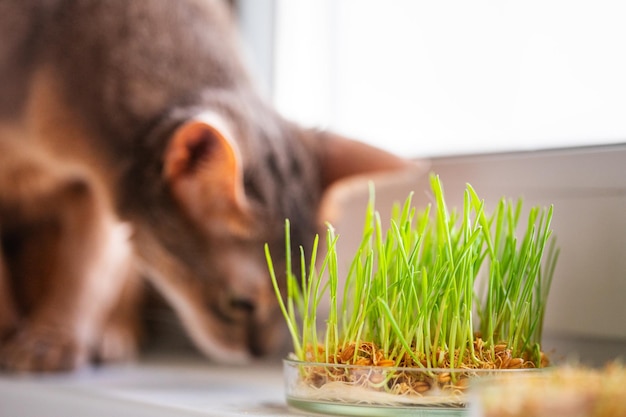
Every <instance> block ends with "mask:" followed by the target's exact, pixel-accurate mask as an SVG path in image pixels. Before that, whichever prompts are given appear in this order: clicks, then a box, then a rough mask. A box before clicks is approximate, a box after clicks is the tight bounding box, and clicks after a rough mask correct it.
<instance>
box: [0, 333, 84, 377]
mask: <svg viewBox="0 0 626 417" xmlns="http://www.w3.org/2000/svg"><path fill="white" fill-rule="evenodd" d="M87 360H88V354H87V348H86V347H85V346H83V345H82V344H81V343H79V342H78V341H77V338H76V337H75V336H74V335H72V334H71V333H70V332H68V331H67V330H64V329H60V328H57V327H50V326H38V325H34V326H26V327H23V328H21V329H19V330H17V331H16V332H15V333H14V334H13V335H11V337H10V338H9V339H8V340H6V341H5V342H4V343H3V344H2V346H1V347H0V369H3V370H6V371H10V372H52V371H69V370H73V369H75V368H78V367H80V366H82V365H84V364H85V363H86V362H87Z"/></svg>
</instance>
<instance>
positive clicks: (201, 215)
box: [163, 113, 248, 234]
mask: <svg viewBox="0 0 626 417" xmlns="http://www.w3.org/2000/svg"><path fill="white" fill-rule="evenodd" d="M163 175H164V177H165V181H166V182H167V183H168V185H169V187H170V191H171V193H172V196H173V197H174V199H175V200H176V201H177V202H178V203H179V204H180V205H181V207H182V208H183V210H184V211H186V213H187V214H188V216H190V218H191V219H192V220H193V221H194V222H196V223H197V224H198V225H199V226H201V227H204V228H208V229H210V230H211V231H212V232H219V230H223V232H224V233H229V234H232V233H235V234H236V233H237V232H241V231H243V230H245V229H246V224H247V221H248V216H247V213H248V212H247V201H246V197H245V193H244V190H243V168H242V164H241V156H240V153H239V148H238V147H237V144H236V142H235V141H234V140H233V134H232V130H231V129H230V127H229V126H228V124H227V123H226V122H225V121H224V119H223V118H221V117H220V116H219V115H217V114H215V113H203V114H202V115H200V116H198V117H196V118H194V119H192V120H188V121H187V122H185V123H183V124H182V125H181V126H180V127H179V128H178V129H176V131H175V132H174V133H173V134H172V136H171V137H170V140H169V144H168V146H167V149H166V151H165V157H164V168H163Z"/></svg>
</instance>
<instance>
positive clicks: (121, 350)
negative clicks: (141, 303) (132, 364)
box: [95, 323, 139, 362]
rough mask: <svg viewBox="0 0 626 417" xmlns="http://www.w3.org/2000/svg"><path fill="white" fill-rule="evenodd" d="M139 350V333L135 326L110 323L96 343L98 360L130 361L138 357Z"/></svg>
mask: <svg viewBox="0 0 626 417" xmlns="http://www.w3.org/2000/svg"><path fill="white" fill-rule="evenodd" d="M138 350H139V335H138V331H137V329H136V328H135V327H133V326H126V325H121V324H120V323H115V324H113V323H109V324H108V325H107V326H105V328H104V329H103V331H102V333H101V337H100V340H99V341H98V343H97V345H96V350H95V357H96V360H97V361H98V362H120V361H128V360H131V359H134V358H135V357H137V353H138Z"/></svg>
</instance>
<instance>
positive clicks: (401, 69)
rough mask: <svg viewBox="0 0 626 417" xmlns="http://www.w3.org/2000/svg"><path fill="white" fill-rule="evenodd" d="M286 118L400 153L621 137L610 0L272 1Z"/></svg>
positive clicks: (625, 30)
mask: <svg viewBox="0 0 626 417" xmlns="http://www.w3.org/2000/svg"><path fill="white" fill-rule="evenodd" d="M276 5H277V7H276V12H277V14H276V35H277V37H276V43H275V46H276V48H275V58H276V60H275V64H276V67H275V73H274V81H273V82H274V86H275V95H274V98H275V102H276V105H277V106H278V108H279V110H281V111H282V112H283V113H284V114H285V115H286V116H288V117H290V118H292V119H294V120H297V121H300V122H302V123H304V124H307V125H322V126H328V127H331V128H333V129H335V130H338V131H340V132H342V133H345V134H347V135H350V136H354V137H356V138H359V139H361V140H364V141H367V142H370V143H372V144H376V145H378V146H381V147H383V148H386V149H388V150H391V151H394V152H397V153H401V154H403V155H411V156H415V157H417V156H433V155H445V154H459V153H476V152H498V151H510V150H530V149H545V148H551V147H563V146H579V145H589V144H598V143H616V142H623V141H624V139H625V138H626V118H624V114H626V100H624V97H626V77H624V74H626V54H624V53H623V51H624V50H625V49H626V25H624V24H623V18H624V16H626V3H625V2H623V1H621V0H599V1H586V0H527V1H521V2H509V1H500V0H478V1H470V2H467V1H464V0H444V1H415V0H391V1H388V0H276Z"/></svg>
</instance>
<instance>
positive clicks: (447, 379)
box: [437, 372, 450, 384]
mask: <svg viewBox="0 0 626 417" xmlns="http://www.w3.org/2000/svg"><path fill="white" fill-rule="evenodd" d="M437 380H438V381H439V383H441V384H445V383H446V382H450V372H444V373H441V374H439V375H437Z"/></svg>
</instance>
